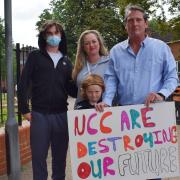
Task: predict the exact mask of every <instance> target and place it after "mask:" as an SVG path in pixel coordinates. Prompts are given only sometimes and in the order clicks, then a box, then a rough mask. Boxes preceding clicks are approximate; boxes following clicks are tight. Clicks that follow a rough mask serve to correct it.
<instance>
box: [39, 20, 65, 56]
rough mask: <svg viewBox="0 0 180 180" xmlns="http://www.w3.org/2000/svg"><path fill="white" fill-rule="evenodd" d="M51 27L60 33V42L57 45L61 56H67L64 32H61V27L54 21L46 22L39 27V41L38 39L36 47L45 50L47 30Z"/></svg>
mask: <svg viewBox="0 0 180 180" xmlns="http://www.w3.org/2000/svg"><path fill="white" fill-rule="evenodd" d="M52 26H55V27H56V30H58V31H59V32H60V33H61V42H60V43H59V50H60V51H61V52H62V54H63V55H67V43H66V36H65V32H64V30H63V27H62V25H61V24H60V23H59V22H57V21H56V20H47V21H45V23H44V24H43V25H42V26H41V28H40V30H39V35H38V37H39V39H38V45H39V48H40V49H45V47H46V33H47V30H48V29H49V28H51V27H52Z"/></svg>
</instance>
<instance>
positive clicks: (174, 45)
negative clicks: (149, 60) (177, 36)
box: [167, 40, 180, 60]
mask: <svg viewBox="0 0 180 180" xmlns="http://www.w3.org/2000/svg"><path fill="white" fill-rule="evenodd" d="M167 44H168V45H169V46H170V48H171V51H172V53H173V55H174V57H175V59H176V60H180V40H179V41H174V42H168V43H167Z"/></svg>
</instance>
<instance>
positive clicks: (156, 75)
mask: <svg viewBox="0 0 180 180" xmlns="http://www.w3.org/2000/svg"><path fill="white" fill-rule="evenodd" d="M125 28H126V31H127V33H128V39H127V40H125V41H123V42H121V43H118V44H117V45H115V46H114V47H113V48H112V49H111V51H110V57H111V60H110V65H109V68H108V70H107V71H106V73H105V85H106V90H105V93H104V96H103V101H102V102H101V103H98V104H97V105H96V109H97V110H98V111H103V109H104V107H106V106H111V104H112V100H113V97H114V95H115V91H116V89H117V90H118V97H119V104H120V105H130V104H142V103H145V104H146V106H149V104H150V103H153V102H156V101H163V100H165V99H166V98H167V97H168V96H169V95H170V94H171V93H172V92H173V91H174V90H175V88H176V87H177V83H178V77H177V72H176V64H175V60H174V57H173V55H172V53H171V50H170V48H169V47H168V46H167V45H166V44H165V43H164V42H162V41H160V40H157V39H154V38H150V37H148V35H147V34H146V29H147V28H148V22H147V15H146V14H145V12H144V10H143V9H142V8H141V7H138V6H128V7H127V8H126V10H125Z"/></svg>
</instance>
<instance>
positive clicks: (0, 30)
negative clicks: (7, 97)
mask: <svg viewBox="0 0 180 180" xmlns="http://www.w3.org/2000/svg"><path fill="white" fill-rule="evenodd" d="M0 72H1V80H4V79H5V76H6V63H5V30H4V25H3V20H2V19H1V18H0Z"/></svg>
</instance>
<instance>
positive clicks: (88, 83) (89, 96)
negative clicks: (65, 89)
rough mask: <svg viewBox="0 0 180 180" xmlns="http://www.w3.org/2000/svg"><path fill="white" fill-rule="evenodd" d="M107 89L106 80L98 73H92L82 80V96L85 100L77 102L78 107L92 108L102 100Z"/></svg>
mask: <svg viewBox="0 0 180 180" xmlns="http://www.w3.org/2000/svg"><path fill="white" fill-rule="evenodd" d="M104 90H105V85H104V81H103V79H102V77H101V76H99V75H97V74H90V75H89V76H87V78H86V79H85V80H84V81H83V82H82V85H81V97H82V98H83V99H84V100H83V101H81V102H79V103H78V104H77V107H76V109H91V108H95V107H94V105H95V104H96V103H98V102H100V101H101V98H102V93H103V92H104Z"/></svg>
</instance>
